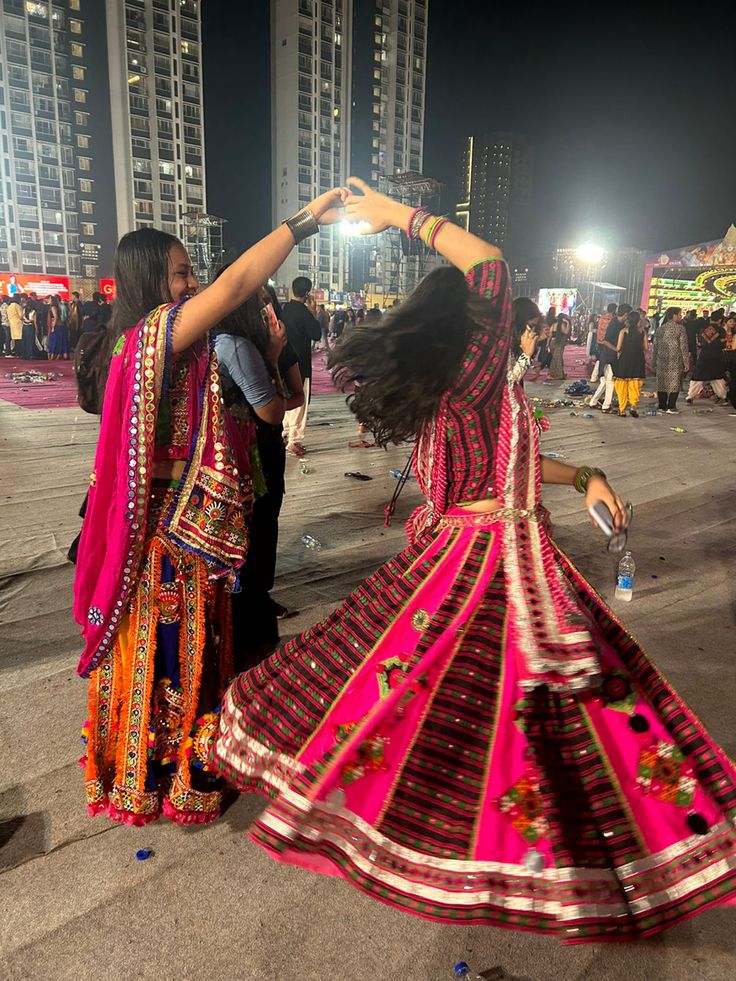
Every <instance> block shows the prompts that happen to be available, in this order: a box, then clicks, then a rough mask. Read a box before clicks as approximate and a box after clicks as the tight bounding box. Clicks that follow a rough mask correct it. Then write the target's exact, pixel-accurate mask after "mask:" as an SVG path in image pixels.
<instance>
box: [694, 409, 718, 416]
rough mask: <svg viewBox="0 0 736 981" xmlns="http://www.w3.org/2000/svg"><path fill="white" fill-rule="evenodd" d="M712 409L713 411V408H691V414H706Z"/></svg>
mask: <svg viewBox="0 0 736 981" xmlns="http://www.w3.org/2000/svg"><path fill="white" fill-rule="evenodd" d="M712 411H713V409H693V415H694V416H707V415H709V414H710V413H711V412H712Z"/></svg>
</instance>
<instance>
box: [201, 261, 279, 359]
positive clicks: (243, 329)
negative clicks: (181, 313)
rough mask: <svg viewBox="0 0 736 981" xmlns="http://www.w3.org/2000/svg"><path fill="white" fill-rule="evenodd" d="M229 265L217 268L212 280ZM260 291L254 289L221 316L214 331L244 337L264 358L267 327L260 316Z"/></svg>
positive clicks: (261, 302)
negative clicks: (243, 301)
mask: <svg viewBox="0 0 736 981" xmlns="http://www.w3.org/2000/svg"><path fill="white" fill-rule="evenodd" d="M230 265H231V263H227V265H225V266H222V267H221V268H220V269H218V270H217V272H216V273H215V276H214V279H213V280H212V282H214V281H215V279H219V278H220V276H222V274H223V273H224V272H225V270H226V269H227V268H228V267H229V266H230ZM260 293H261V291H260V289H259V290H256V292H255V293H254V294H253V296H249V297H248V299H247V300H246V301H245V303H241V304H240V306H239V307H236V308H235V310H233V311H232V313H229V314H228V315H227V316H226V317H223V318H222V320H221V321H220V323H219V324H218V325H217V327H215V329H214V333H215V334H232V335H233V336H235V337H244V338H245V339H246V340H248V341H251V343H253V344H254V345H255V346H256V347H257V348H258V350H259V351H260V353H261V354H262V355H263V357H264V358H265V356H266V349H267V348H268V340H269V338H268V327H267V326H266V325H265V323H264V322H263V318H262V317H261V307H262V306H263V300H262V299H261V295H260ZM279 313H280V308H279V312H277V314H276V315H277V316H279Z"/></svg>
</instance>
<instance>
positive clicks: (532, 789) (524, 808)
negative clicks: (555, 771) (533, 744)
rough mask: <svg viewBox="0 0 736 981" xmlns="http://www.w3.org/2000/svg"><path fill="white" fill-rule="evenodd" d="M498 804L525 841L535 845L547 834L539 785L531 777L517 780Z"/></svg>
mask: <svg viewBox="0 0 736 981" xmlns="http://www.w3.org/2000/svg"><path fill="white" fill-rule="evenodd" d="M498 804H499V808H500V809H501V811H502V813H504V814H506V815H508V817H509V819H510V821H511V824H512V826H513V827H514V828H515V829H516V830H517V831H518V832H519V834H520V835H521V837H522V838H523V839H524V840H525V841H528V842H529V843H530V844H532V845H533V844H534V843H535V842H537V841H539V839H540V838H543V837H544V836H545V835H546V834H547V831H548V825H547V821H546V820H545V817H544V804H543V801H542V795H541V794H540V792H539V784H538V783H537V782H536V781H535V780H533V779H532V778H531V777H529V776H523V777H522V778H521V779H520V780H517V781H516V783H515V784H513V786H511V787H509V789H508V790H507V791H506V793H505V794H504V795H503V797H501V798H500V800H499V802H498Z"/></svg>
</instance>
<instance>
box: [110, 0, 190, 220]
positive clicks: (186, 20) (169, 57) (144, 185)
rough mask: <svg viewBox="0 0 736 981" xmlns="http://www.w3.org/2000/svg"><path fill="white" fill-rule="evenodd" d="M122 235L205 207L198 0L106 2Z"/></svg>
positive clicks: (117, 207)
mask: <svg viewBox="0 0 736 981" xmlns="http://www.w3.org/2000/svg"><path fill="white" fill-rule="evenodd" d="M106 9H107V47H108V60H109V74H110V101H111V110H112V141H113V154H114V169H115V198H116V210H117V226H118V235H123V234H124V233H125V232H128V231H132V230H133V229H136V228H142V227H145V226H147V225H154V226H155V227H157V228H162V229H163V230H164V231H167V232H171V233H172V234H173V235H178V236H180V237H181V236H183V233H184V222H185V218H184V216H185V215H186V214H188V213H191V212H204V210H205V206H206V201H205V163H204V119H203V117H204V112H203V103H202V51H201V45H202V38H201V20H200V4H199V0H106Z"/></svg>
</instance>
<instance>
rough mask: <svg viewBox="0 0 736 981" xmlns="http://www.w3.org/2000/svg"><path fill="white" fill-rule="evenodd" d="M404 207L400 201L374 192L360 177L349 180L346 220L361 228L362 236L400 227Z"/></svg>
mask: <svg viewBox="0 0 736 981" xmlns="http://www.w3.org/2000/svg"><path fill="white" fill-rule="evenodd" d="M353 188H357V189H358V190H359V191H360V194H356V193H355V191H354V190H353ZM403 207H404V206H403V205H401V204H399V202H398V201H394V200H393V199H392V198H389V197H386V195H385V194H379V192H378V191H374V190H373V188H372V187H370V186H369V185H368V184H366V182H365V181H364V180H361V179H360V177H350V178H348V193H347V198H346V200H345V218H346V219H347V220H348V221H349V222H352V223H354V224H358V225H359V226H360V228H359V231H360V234H361V235H375V234H376V233H377V232H382V231H384V230H385V229H386V228H391V227H392V226H393V225H396V224H399V225H400V224H401V219H400V217H399V210H400V209H401V208H403Z"/></svg>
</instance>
